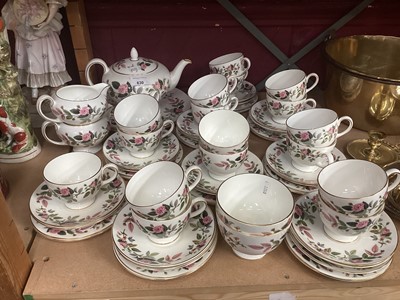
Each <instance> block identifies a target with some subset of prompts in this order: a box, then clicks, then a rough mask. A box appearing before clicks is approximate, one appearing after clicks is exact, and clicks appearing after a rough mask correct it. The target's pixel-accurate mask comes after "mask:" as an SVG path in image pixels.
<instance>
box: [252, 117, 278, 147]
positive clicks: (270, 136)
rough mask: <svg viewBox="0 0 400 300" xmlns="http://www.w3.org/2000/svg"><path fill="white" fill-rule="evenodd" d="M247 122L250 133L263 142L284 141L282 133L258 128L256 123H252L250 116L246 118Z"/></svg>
mask: <svg viewBox="0 0 400 300" xmlns="http://www.w3.org/2000/svg"><path fill="white" fill-rule="evenodd" d="M247 122H248V123H249V126H250V131H251V132H252V133H253V134H255V135H256V136H258V137H260V138H263V139H264V140H267V141H272V142H275V141H277V140H281V139H286V133H284V132H275V131H273V130H270V129H266V128H263V127H261V126H258V125H257V124H256V123H254V121H253V118H252V117H251V115H249V116H248V117H247Z"/></svg>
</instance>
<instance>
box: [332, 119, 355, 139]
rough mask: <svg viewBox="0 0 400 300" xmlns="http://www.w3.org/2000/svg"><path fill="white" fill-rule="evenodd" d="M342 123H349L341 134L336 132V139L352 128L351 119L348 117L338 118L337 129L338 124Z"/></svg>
mask: <svg viewBox="0 0 400 300" xmlns="http://www.w3.org/2000/svg"><path fill="white" fill-rule="evenodd" d="M343 121H347V122H349V126H348V127H347V128H346V129H345V130H343V131H342V132H338V134H337V136H336V137H337V138H338V137H341V136H342V135H345V134H346V133H348V132H349V131H350V130H351V129H352V128H353V119H352V118H350V117H349V116H343V117H340V118H339V120H338V128H339V126H340V124H342V122H343Z"/></svg>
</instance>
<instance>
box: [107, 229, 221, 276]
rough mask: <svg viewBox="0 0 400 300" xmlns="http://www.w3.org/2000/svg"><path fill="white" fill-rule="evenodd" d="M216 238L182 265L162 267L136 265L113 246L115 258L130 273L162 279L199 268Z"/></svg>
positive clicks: (210, 252) (211, 252) (208, 254)
mask: <svg viewBox="0 0 400 300" xmlns="http://www.w3.org/2000/svg"><path fill="white" fill-rule="evenodd" d="M217 240H218V239H217V236H215V237H214V238H213V240H212V242H211V243H210V244H209V245H207V247H204V252H203V253H200V254H198V255H197V256H196V257H195V259H194V260H193V261H190V262H188V263H184V264H182V265H178V266H173V267H170V268H162V269H161V268H157V267H155V268H153V267H149V266H141V265H138V264H137V263H135V262H133V261H131V260H128V259H126V258H125V257H124V256H123V254H121V253H120V251H119V250H118V249H117V248H116V247H115V246H114V247H113V248H114V254H115V256H116V258H117V260H118V261H119V262H120V263H121V265H122V266H123V267H124V268H125V269H126V270H127V271H128V272H130V273H131V274H133V275H135V276H137V277H139V278H143V279H147V280H162V281H164V280H170V279H175V278H179V277H183V276H187V275H189V274H191V273H193V272H196V271H197V270H199V269H200V268H201V267H202V266H204V265H205V264H206V263H207V262H208V260H209V259H210V258H211V257H212V255H213V253H214V251H215V248H216V246H217Z"/></svg>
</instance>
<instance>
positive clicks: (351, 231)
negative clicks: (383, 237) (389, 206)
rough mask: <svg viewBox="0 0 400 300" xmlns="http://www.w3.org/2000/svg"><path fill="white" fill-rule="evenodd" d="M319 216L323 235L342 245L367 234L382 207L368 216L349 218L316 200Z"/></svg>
mask: <svg viewBox="0 0 400 300" xmlns="http://www.w3.org/2000/svg"><path fill="white" fill-rule="evenodd" d="M318 200H319V201H318V207H319V216H320V218H321V221H322V223H324V230H325V233H326V234H327V235H328V236H330V237H331V238H333V239H334V240H337V241H339V242H343V243H350V242H353V241H355V240H356V239H357V238H358V237H359V236H360V235H362V234H364V233H365V232H368V231H369V230H370V229H371V227H372V226H374V225H375V223H376V222H377V221H378V220H379V218H380V217H381V215H382V212H383V210H384V207H383V206H382V207H381V209H380V211H378V212H377V213H376V214H375V215H370V216H364V217H363V216H359V217H357V216H351V215H346V214H344V213H341V212H337V211H335V210H333V209H332V208H330V207H329V206H328V205H326V203H325V202H324V201H321V200H320V198H318Z"/></svg>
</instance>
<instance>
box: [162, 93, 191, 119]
mask: <svg viewBox="0 0 400 300" xmlns="http://www.w3.org/2000/svg"><path fill="white" fill-rule="evenodd" d="M158 104H159V105H160V111H161V117H162V119H163V120H172V121H174V122H175V121H176V120H177V118H178V117H179V115H180V114H181V113H183V112H185V111H187V110H189V109H190V97H189V96H188V95H187V94H186V93H185V92H183V91H182V90H180V89H178V88H174V89H173V90H171V91H169V92H167V93H165V94H164V95H163V96H162V97H161V99H160V100H159V101H158Z"/></svg>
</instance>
